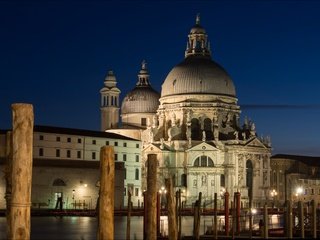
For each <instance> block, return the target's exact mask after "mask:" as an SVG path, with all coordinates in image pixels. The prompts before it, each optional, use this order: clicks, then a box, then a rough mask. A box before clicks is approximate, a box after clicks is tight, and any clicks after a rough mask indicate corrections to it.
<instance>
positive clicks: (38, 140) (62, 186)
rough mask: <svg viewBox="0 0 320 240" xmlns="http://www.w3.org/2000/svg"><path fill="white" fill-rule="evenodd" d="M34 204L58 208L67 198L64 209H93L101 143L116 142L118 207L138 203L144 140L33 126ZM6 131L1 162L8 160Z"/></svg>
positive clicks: (0, 203)
mask: <svg viewBox="0 0 320 240" xmlns="http://www.w3.org/2000/svg"><path fill="white" fill-rule="evenodd" d="M33 140H34V142H33V176H32V194H31V195H32V207H34V208H39V207H40V208H55V205H56V202H57V198H58V197H59V196H62V197H63V208H64V209H74V208H77V209H94V208H95V207H96V202H97V197H98V192H99V188H98V185H99V183H98V181H99V178H100V177H99V176H100V170H99V167H100V162H99V160H100V148H101V147H102V146H105V145H110V146H114V151H115V168H116V174H115V199H116V201H115V208H122V207H123V206H126V205H127V201H128V200H127V196H126V192H127V190H128V188H130V191H131V192H132V198H131V199H132V202H133V205H134V206H138V205H140V203H142V197H141V195H142V194H141V142H140V141H138V140H135V139H132V138H128V137H124V136H119V135H117V134H113V133H105V132H97V131H89V130H80V129H70V128H60V127H46V126H35V127H34V137H33ZM5 146H6V131H1V132H0V166H1V169H4V167H5V165H4V163H5V159H6V149H5ZM0 174H1V175H0V176H1V177H0V196H3V197H1V198H0V209H3V208H5V199H4V196H5V178H4V171H1V172H0Z"/></svg>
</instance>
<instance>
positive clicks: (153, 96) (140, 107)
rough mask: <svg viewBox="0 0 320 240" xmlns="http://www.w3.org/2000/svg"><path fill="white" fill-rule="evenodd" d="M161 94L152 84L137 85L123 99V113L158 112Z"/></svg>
mask: <svg viewBox="0 0 320 240" xmlns="http://www.w3.org/2000/svg"><path fill="white" fill-rule="evenodd" d="M159 98H160V94H159V93H158V92H157V91H155V90H154V89H153V88H151V87H150V86H144V87H143V86H136V87H135V88H134V89H133V90H132V91H130V92H129V93H128V94H127V95H126V97H125V98H124V99H123V101H122V106H121V113H122V114H127V113H156V112H157V109H158V106H159Z"/></svg>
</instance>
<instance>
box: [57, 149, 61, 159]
mask: <svg viewBox="0 0 320 240" xmlns="http://www.w3.org/2000/svg"><path fill="white" fill-rule="evenodd" d="M56 157H60V149H56Z"/></svg>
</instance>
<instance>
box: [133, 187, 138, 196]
mask: <svg viewBox="0 0 320 240" xmlns="http://www.w3.org/2000/svg"><path fill="white" fill-rule="evenodd" d="M134 195H135V196H139V188H135V189H134Z"/></svg>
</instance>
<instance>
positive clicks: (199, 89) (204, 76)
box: [161, 17, 236, 97]
mask: <svg viewBox="0 0 320 240" xmlns="http://www.w3.org/2000/svg"><path fill="white" fill-rule="evenodd" d="M188 37H189V40H188V43H187V49H186V51H185V59H184V60H183V61H182V62H181V63H179V64H178V65H176V66H175V67H174V68H173V69H172V70H171V71H170V72H169V74H168V75H167V77H166V79H165V81H164V83H163V84H162V90H161V97H167V96H173V95H189V94H190V95H192V94H213V95H225V96H231V97H236V90H235V87H234V84H233V82H232V80H231V78H230V76H229V75H228V73H227V72H226V71H225V70H224V69H223V67H221V66H220V65H219V64H218V63H216V62H214V61H213V60H211V50H210V43H209V42H208V36H207V34H206V31H205V30H204V28H203V27H202V26H200V18H199V17H197V20H196V24H195V25H194V26H193V27H192V28H191V30H190V34H189V35H188Z"/></svg>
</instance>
